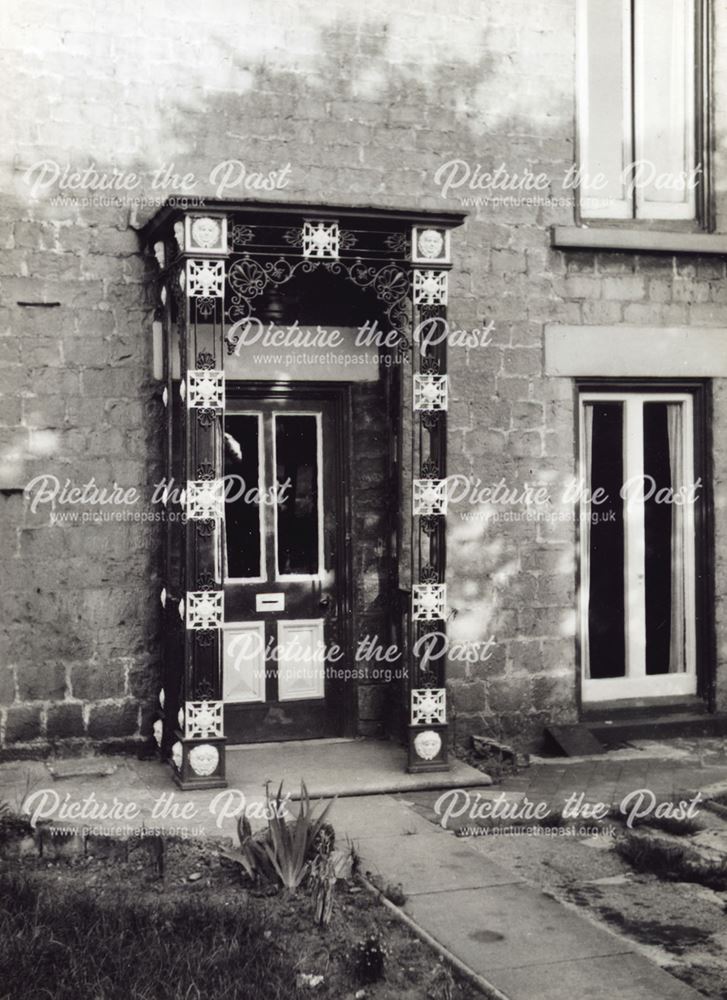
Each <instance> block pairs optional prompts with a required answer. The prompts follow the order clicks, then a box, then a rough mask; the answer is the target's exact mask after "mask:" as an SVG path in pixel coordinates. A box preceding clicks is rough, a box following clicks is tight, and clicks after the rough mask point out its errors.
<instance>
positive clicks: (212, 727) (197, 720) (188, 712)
mask: <svg viewBox="0 0 727 1000" xmlns="http://www.w3.org/2000/svg"><path fill="white" fill-rule="evenodd" d="M223 708H224V705H223V703H222V702H221V701H187V702H185V703H184V735H185V737H186V738H187V739H190V740H209V739H212V738H214V737H215V736H224V721H223Z"/></svg>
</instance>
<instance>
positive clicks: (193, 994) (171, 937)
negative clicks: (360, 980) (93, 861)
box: [0, 873, 297, 1000]
mask: <svg viewBox="0 0 727 1000" xmlns="http://www.w3.org/2000/svg"><path fill="white" fill-rule="evenodd" d="M266 930H268V927H267V925H266V921H265V919H264V917H262V916H261V913H260V912H259V911H257V912H254V911H253V909H252V907H250V906H248V905H245V903H241V904H240V905H238V906H235V907H221V906H219V905H215V904H213V903H209V902H206V901H204V900H203V899H199V898H195V899H193V900H189V901H185V902H175V903H174V904H173V905H172V904H170V903H168V902H167V901H165V900H158V901H150V900H135V899H132V898H130V897H127V896H125V895H123V894H121V895H116V896H115V898H114V899H113V901H111V900H104V901H102V902H100V901H98V900H96V899H94V898H90V897H89V896H88V894H87V893H84V892H82V891H80V890H77V889H74V888H73V887H72V886H68V885H62V886H58V887H57V888H56V887H55V886H53V885H52V883H45V884H42V885H39V884H37V883H35V882H34V881H32V880H31V879H29V878H28V877H27V876H25V875H19V874H14V873H2V874H0V940H2V942H3V948H2V949H1V950H0V997H2V998H3V1000H5V998H7V1000H41V998H43V1000H46V998H47V1000H51V998H52V1000H208V998H211V997H214V1000H233V998H234V1000H283V998H285V1000H289V998H292V997H295V996H297V990H296V988H295V985H294V979H295V977H294V976H292V977H291V975H290V973H289V972H288V973H287V974H284V972H283V970H282V968H281V963H280V962H279V960H278V955H277V954H276V953H277V951H278V948H277V945H276V944H275V942H274V940H273V938H272V936H271V935H269V934H268V935H266V933H265V932H266Z"/></svg>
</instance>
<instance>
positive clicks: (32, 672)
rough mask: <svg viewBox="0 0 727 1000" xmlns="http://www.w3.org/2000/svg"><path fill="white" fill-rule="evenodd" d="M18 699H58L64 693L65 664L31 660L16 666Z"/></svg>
mask: <svg viewBox="0 0 727 1000" xmlns="http://www.w3.org/2000/svg"><path fill="white" fill-rule="evenodd" d="M17 674H18V696H19V699H20V701H49V700H59V699H61V698H63V696H64V695H65V693H66V668H65V664H63V663H59V662H57V661H48V660H32V661H31V662H28V663H24V664H23V665H22V666H19V667H18V670H17Z"/></svg>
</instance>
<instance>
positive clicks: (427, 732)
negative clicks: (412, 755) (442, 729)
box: [414, 729, 442, 760]
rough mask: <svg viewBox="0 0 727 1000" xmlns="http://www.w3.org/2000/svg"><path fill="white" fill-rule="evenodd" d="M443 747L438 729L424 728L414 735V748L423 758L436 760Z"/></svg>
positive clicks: (418, 755)
mask: <svg viewBox="0 0 727 1000" xmlns="http://www.w3.org/2000/svg"><path fill="white" fill-rule="evenodd" d="M441 749H442V737H441V736H440V735H439V733H438V732H437V731H436V729H424V730H422V732H421V733H418V734H417V735H416V736H415V737H414V750H415V752H416V755H417V757H419V758H421V760H434V758H435V757H436V756H437V754H438V753H439V752H440V750H441Z"/></svg>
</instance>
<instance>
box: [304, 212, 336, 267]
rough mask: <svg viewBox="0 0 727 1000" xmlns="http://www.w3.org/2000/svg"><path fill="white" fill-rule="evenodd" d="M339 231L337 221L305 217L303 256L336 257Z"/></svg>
mask: <svg viewBox="0 0 727 1000" xmlns="http://www.w3.org/2000/svg"><path fill="white" fill-rule="evenodd" d="M338 250H339V231H338V223H337V222H321V221H320V220H318V221H316V220H315V219H307V220H306V221H305V222H304V223H303V256H304V257H316V258H329V259H330V258H333V259H335V258H337V257H338Z"/></svg>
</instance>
